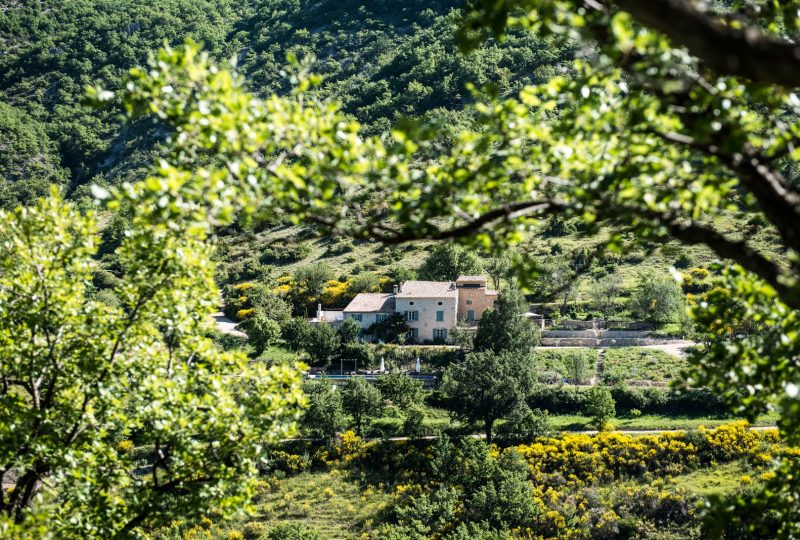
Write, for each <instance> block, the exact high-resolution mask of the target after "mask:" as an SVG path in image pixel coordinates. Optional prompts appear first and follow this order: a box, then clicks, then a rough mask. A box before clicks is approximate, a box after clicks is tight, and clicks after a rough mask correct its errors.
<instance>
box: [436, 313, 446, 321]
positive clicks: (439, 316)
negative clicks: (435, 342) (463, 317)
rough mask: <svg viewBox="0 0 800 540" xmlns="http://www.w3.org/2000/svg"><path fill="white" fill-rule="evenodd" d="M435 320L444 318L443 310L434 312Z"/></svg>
mask: <svg viewBox="0 0 800 540" xmlns="http://www.w3.org/2000/svg"><path fill="white" fill-rule="evenodd" d="M436 320H437V321H438V322H442V321H443V320H444V311H437V312H436Z"/></svg>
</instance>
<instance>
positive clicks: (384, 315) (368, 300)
mask: <svg viewBox="0 0 800 540" xmlns="http://www.w3.org/2000/svg"><path fill="white" fill-rule="evenodd" d="M342 311H343V314H344V315H343V318H344V319H352V320H354V321H356V322H357V323H358V324H359V326H361V330H362V331H363V332H368V330H369V327H370V326H372V325H373V324H375V323H377V322H381V321H383V320H385V319H388V318H389V317H391V316H392V315H394V313H395V297H394V294H391V293H386V294H384V293H358V294H357V295H356V296H355V298H353V299H352V300H351V301H350V303H349V304H347V307H346V308H344V310H342Z"/></svg>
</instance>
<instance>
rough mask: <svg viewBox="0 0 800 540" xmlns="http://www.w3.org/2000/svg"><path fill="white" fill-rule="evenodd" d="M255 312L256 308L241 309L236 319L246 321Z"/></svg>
mask: <svg viewBox="0 0 800 540" xmlns="http://www.w3.org/2000/svg"><path fill="white" fill-rule="evenodd" d="M255 312H256V310H255V309H254V308H247V309H240V310H239V311H237V312H236V318H237V319H239V320H244V319H246V318H247V317H249V316H250V315H252V314H253V313H255Z"/></svg>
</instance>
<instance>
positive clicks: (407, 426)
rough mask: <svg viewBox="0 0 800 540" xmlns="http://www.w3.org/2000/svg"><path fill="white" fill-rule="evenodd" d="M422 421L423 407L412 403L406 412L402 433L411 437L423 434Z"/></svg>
mask: <svg viewBox="0 0 800 540" xmlns="http://www.w3.org/2000/svg"><path fill="white" fill-rule="evenodd" d="M424 421H425V409H423V408H422V407H421V406H420V405H412V406H411V407H409V408H408V411H407V412H406V419H405V421H404V422H403V435H405V436H406V437H411V438H416V437H421V436H423V435H424V433H425V427H424V425H423V423H424Z"/></svg>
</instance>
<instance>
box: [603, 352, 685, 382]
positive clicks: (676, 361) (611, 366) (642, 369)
mask: <svg viewBox="0 0 800 540" xmlns="http://www.w3.org/2000/svg"><path fill="white" fill-rule="evenodd" d="M688 367H689V363H688V362H687V361H686V360H685V359H683V358H680V357H678V356H673V355H671V354H668V353H665V352H663V351H659V350H657V349H647V348H637V347H613V348H610V349H606V352H605V361H604V363H603V381H605V382H606V383H612V384H613V383H618V382H631V381H650V382H656V383H659V382H661V383H663V382H670V381H679V380H680V374H681V372H682V371H684V370H686V369H687V368H688Z"/></svg>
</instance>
